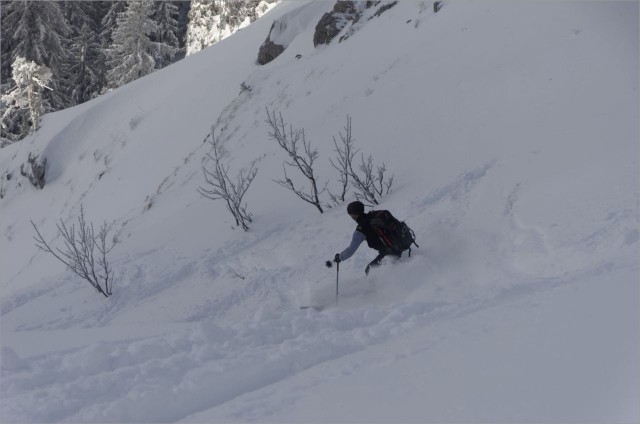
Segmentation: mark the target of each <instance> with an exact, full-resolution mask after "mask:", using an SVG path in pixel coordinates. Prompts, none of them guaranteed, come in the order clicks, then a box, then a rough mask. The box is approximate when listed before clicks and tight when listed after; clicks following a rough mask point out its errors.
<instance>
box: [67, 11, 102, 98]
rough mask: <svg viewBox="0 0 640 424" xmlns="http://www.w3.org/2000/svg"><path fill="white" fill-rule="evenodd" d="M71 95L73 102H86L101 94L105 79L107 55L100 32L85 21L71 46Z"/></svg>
mask: <svg viewBox="0 0 640 424" xmlns="http://www.w3.org/2000/svg"><path fill="white" fill-rule="evenodd" d="M70 56H71V60H70V67H69V82H70V87H69V88H70V90H71V92H70V93H69V96H70V98H71V100H72V102H73V104H80V103H84V102H86V101H87V100H91V99H92V98H94V97H96V96H97V95H98V94H100V91H101V90H102V85H103V81H104V66H105V57H104V54H103V51H102V48H101V46H100V42H99V38H98V33H97V32H96V31H95V30H94V29H92V28H90V27H89V25H88V24H87V23H85V24H84V25H83V26H82V28H81V30H80V32H79V33H78V34H77V35H76V36H75V37H74V39H73V42H72V43H71V47H70Z"/></svg>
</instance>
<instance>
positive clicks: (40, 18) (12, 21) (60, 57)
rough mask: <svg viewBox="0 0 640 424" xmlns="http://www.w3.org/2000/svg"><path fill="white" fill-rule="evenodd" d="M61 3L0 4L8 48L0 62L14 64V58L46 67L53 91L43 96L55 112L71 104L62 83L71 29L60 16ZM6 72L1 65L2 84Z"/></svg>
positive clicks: (16, 2) (27, 2) (63, 81)
mask: <svg viewBox="0 0 640 424" xmlns="http://www.w3.org/2000/svg"><path fill="white" fill-rule="evenodd" d="M61 4H62V3H61V2H52V1H24V0H14V1H3V2H2V9H3V10H2V43H3V44H4V43H8V44H9V48H10V50H9V51H7V52H6V54H5V55H3V57H2V61H3V63H4V62H5V61H7V60H8V61H9V63H13V62H14V61H15V59H16V58H17V57H22V58H24V59H25V60H27V61H31V62H35V63H36V64H38V65H42V66H46V67H47V68H49V69H50V70H51V74H52V77H51V80H50V82H49V86H50V87H51V88H52V90H48V91H47V92H46V93H45V97H46V98H47V99H48V101H49V103H50V105H51V107H52V108H53V109H54V110H58V109H63V108H65V107H68V106H69V105H70V102H69V99H68V97H66V96H65V90H64V84H65V78H66V76H67V69H66V66H67V64H68V60H67V44H68V37H69V36H70V35H71V28H70V26H69V25H68V23H67V21H66V19H65V17H64V15H63V13H62V9H61ZM3 53H4V47H3ZM5 73H6V69H5V65H3V81H5V80H4V77H5ZM5 92H6V91H5Z"/></svg>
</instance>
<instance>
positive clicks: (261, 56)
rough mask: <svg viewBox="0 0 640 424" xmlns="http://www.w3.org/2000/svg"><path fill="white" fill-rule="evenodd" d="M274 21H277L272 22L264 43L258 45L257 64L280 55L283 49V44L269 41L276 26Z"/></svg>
mask: <svg viewBox="0 0 640 424" xmlns="http://www.w3.org/2000/svg"><path fill="white" fill-rule="evenodd" d="M276 23H277V22H274V23H273V24H272V25H271V30H270V31H269V35H268V36H267V39H266V40H264V43H262V45H261V46H260V50H258V64H260V65H265V64H267V63H269V62H271V61H272V60H273V59H275V58H276V57H278V56H280V55H281V54H282V52H283V51H284V49H285V47H284V46H282V45H280V44H276V43H274V42H273V41H271V34H272V32H273V30H274V28H276Z"/></svg>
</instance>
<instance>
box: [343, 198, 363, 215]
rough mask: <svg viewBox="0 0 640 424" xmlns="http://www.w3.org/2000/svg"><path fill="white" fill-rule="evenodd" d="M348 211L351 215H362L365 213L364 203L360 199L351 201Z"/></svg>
mask: <svg viewBox="0 0 640 424" xmlns="http://www.w3.org/2000/svg"><path fill="white" fill-rule="evenodd" d="M347 213H348V214H349V215H362V214H363V213H364V205H363V204H362V202H360V201H358V200H356V201H355V202H351V203H349V206H347Z"/></svg>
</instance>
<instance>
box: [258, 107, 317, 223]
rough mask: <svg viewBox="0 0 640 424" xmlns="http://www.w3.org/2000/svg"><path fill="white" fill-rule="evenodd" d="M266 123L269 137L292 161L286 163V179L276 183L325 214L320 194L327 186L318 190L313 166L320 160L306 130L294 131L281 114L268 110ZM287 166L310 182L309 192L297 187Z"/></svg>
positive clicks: (284, 167)
mask: <svg viewBox="0 0 640 424" xmlns="http://www.w3.org/2000/svg"><path fill="white" fill-rule="evenodd" d="M266 122H267V123H268V124H269V126H270V127H271V131H270V132H269V137H270V138H271V139H272V140H274V141H276V142H277V143H278V145H279V146H280V147H282V149H284V151H286V152H287V154H288V155H289V159H290V160H289V161H285V165H286V166H284V165H283V169H284V179H281V180H275V182H276V183H278V184H280V185H281V186H282V187H285V188H287V189H289V190H291V191H293V192H294V193H295V194H296V195H297V196H298V197H299V198H301V199H302V200H304V201H305V202H307V203H310V204H312V205H313V206H315V207H316V208H317V209H318V211H320V213H323V212H324V210H323V209H322V205H321V202H320V193H322V191H324V189H325V188H326V185H325V188H323V189H322V190H319V189H318V177H317V176H316V174H315V171H314V169H313V164H314V162H315V161H316V159H318V150H317V149H315V148H312V147H311V142H309V141H307V139H306V137H305V134H304V130H294V129H293V126H292V125H287V124H285V122H284V119H283V118H282V114H281V113H278V114H276V112H275V111H271V112H270V111H269V109H268V108H267V121H266ZM300 144H302V146H300ZM301 150H302V151H301ZM287 166H288V167H290V168H296V169H298V170H299V171H300V172H301V173H302V175H304V177H305V178H306V179H307V180H309V183H310V188H309V189H308V190H303V189H300V188H297V187H296V186H295V184H294V183H293V180H291V178H289V176H288V175H287Z"/></svg>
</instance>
